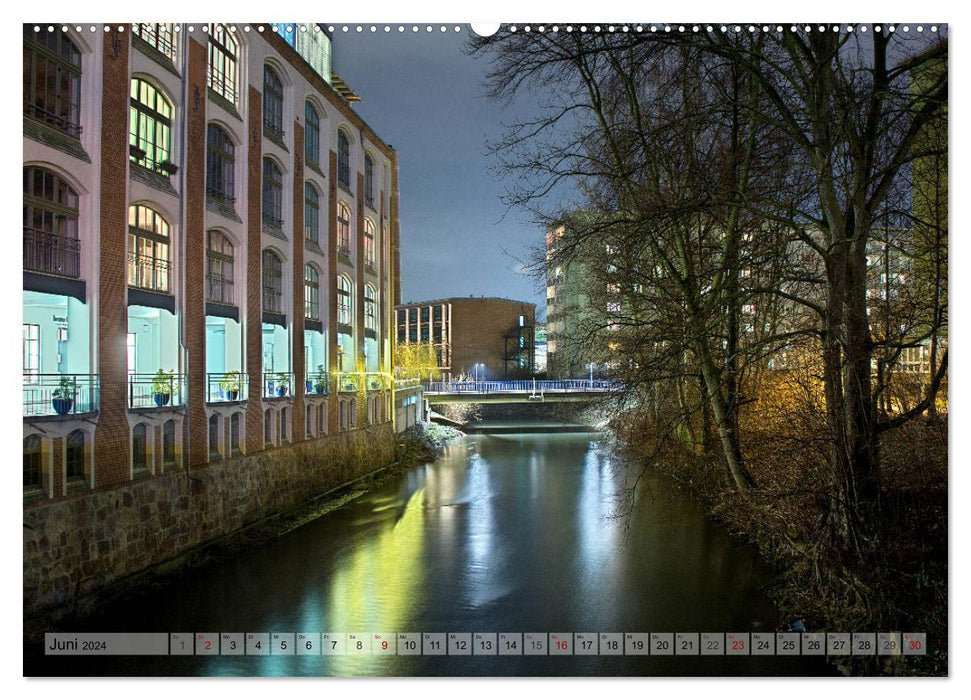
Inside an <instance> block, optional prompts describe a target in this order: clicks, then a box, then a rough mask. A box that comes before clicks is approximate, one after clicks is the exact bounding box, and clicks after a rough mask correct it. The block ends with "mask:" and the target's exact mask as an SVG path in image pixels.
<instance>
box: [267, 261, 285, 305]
mask: <svg viewBox="0 0 971 700" xmlns="http://www.w3.org/2000/svg"><path fill="white" fill-rule="evenodd" d="M263 310H264V311H270V312H272V313H277V314H279V313H283V263H282V262H280V258H279V257H278V256H277V254H276V253H274V252H273V251H272V250H264V251H263Z"/></svg>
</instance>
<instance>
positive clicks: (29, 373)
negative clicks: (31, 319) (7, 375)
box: [23, 323, 40, 384]
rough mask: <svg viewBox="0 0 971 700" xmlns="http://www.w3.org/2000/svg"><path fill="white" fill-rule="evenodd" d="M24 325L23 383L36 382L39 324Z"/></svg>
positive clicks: (38, 371) (38, 357)
mask: <svg viewBox="0 0 971 700" xmlns="http://www.w3.org/2000/svg"><path fill="white" fill-rule="evenodd" d="M23 325H24V383H26V384H36V383H37V381H38V376H37V375H38V374H39V373H40V326H39V325H38V324H36V323H25V324H23Z"/></svg>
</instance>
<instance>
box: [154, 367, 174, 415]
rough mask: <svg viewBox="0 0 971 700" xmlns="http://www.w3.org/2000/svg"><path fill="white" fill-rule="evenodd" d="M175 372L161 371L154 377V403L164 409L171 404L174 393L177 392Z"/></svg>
mask: <svg viewBox="0 0 971 700" xmlns="http://www.w3.org/2000/svg"><path fill="white" fill-rule="evenodd" d="M174 376H175V373H174V372H166V371H165V370H164V369H159V371H158V372H157V373H156V374H155V376H154V377H152V401H154V402H155V405H156V406H159V407H162V406H166V405H168V403H169V400H170V399H171V398H172V392H173V391H175V381H174V379H173V377H174Z"/></svg>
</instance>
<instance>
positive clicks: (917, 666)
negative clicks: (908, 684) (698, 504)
mask: <svg viewBox="0 0 971 700" xmlns="http://www.w3.org/2000/svg"><path fill="white" fill-rule="evenodd" d="M772 427H773V426H771V425H765V426H764V427H763V428H762V429H761V430H759V429H756V428H755V426H750V427H749V432H748V433H747V434H748V435H749V436H750V441H749V443H748V446H749V456H750V458H749V460H748V466H749V469H750V470H751V471H752V474H753V476H754V477H755V480H756V482H757V483H758V484H759V487H758V488H757V489H754V490H752V491H750V492H748V493H746V494H739V493H738V492H736V491H735V490H734V489H732V488H730V487H729V484H728V481H727V478H726V470H725V468H724V466H722V465H721V464H720V463H719V461H718V459H717V457H715V456H713V455H710V454H709V455H704V454H695V453H693V452H692V451H691V450H689V449H685V448H684V447H683V446H676V447H673V448H672V447H670V446H668V447H667V448H665V449H659V448H658V445H657V444H652V442H651V440H650V439H648V438H647V437H646V434H645V433H646V431H645V430H644V429H643V424H639V421H638V420H637V419H633V418H632V419H628V420H627V421H626V422H624V423H623V424H617V423H615V425H614V436H615V437H616V438H617V442H618V448H619V449H621V450H622V451H623V454H624V455H625V457H626V458H627V460H628V461H629V462H630V464H631V466H632V468H633V469H634V470H635V471H640V470H641V469H653V470H657V471H659V472H662V473H665V474H667V475H669V476H671V477H672V478H673V479H675V480H676V481H677V482H678V483H680V484H681V485H682V486H683V487H684V488H686V489H688V490H690V491H691V492H692V493H694V494H696V495H697V496H699V497H700V498H701V499H702V500H703V501H704V502H705V504H706V505H707V508H708V511H709V513H710V514H711V516H712V517H713V518H715V519H717V520H719V521H720V522H722V523H724V524H725V525H726V526H727V527H728V528H729V529H730V530H731V532H732V533H733V534H735V535H736V536H737V537H739V538H741V539H743V540H745V541H747V542H749V543H751V544H753V545H754V546H755V547H756V548H757V549H758V551H759V552H760V554H761V555H762V557H763V558H764V559H765V560H766V561H767V562H768V563H769V564H770V565H771V566H772V567H773V568H774V570H775V571H776V578H775V581H774V582H773V583H772V584H771V585H770V586H769V587H768V588H767V590H766V592H767V593H768V594H769V596H770V597H771V598H772V599H773V601H774V602H775V603H776V605H777V606H778V607H779V610H780V611H781V612H782V615H783V616H782V618H781V619H780V620H779V628H780V629H784V628H785V627H786V625H788V624H790V623H793V622H795V621H799V622H801V623H802V624H804V625H805V627H806V628H807V629H808V630H809V631H844V632H853V631H861V632H863V631H867V632H875V631H898V632H899V631H913V632H925V633H926V634H927V640H928V643H927V654H926V655H925V656H909V657H906V659H905V658H902V657H888V656H884V657H881V656H872V657H865V656H849V657H833V658H832V663H834V665H835V666H836V667H837V668H838V669H839V670H840V671H841V672H842V673H844V674H846V675H922V676H938V675H946V674H947V669H948V650H947V640H948V634H947V590H948V589H947V585H948V579H947V490H946V487H947V476H946V465H947V421H946V415H945V416H944V418H943V419H939V420H936V421H913V422H911V423H909V424H907V425H905V426H904V427H902V428H899V429H897V430H895V431H892V432H890V433H889V434H887V435H885V436H884V437H883V444H882V445H881V448H882V453H883V454H884V455H886V457H885V460H884V462H885V463H884V464H883V473H884V477H885V481H884V492H883V494H882V502H881V512H880V515H879V516H877V517H876V518H875V520H877V522H878V527H879V528H880V531H879V534H878V535H877V536H875V537H874V538H873V540H872V541H870V542H869V543H866V542H864V543H862V544H861V545H860V546H859V547H858V550H857V551H856V552H855V553H854V554H852V555H850V554H848V553H846V552H843V551H840V550H839V549H838V548H837V547H835V546H833V544H832V543H831V542H830V541H829V540H828V538H827V537H826V532H827V527H826V518H827V506H826V501H825V499H824V498H823V497H822V495H821V492H822V489H821V488H820V485H819V480H820V479H821V477H820V470H821V467H820V466H819V464H818V463H814V459H816V460H818V454H816V453H815V452H814V451H811V450H806V449H805V448H803V449H802V450H801V451H798V450H792V451H789V450H783V449H781V448H780V443H782V442H783V441H782V440H780V438H779V437H778V434H777V433H776V434H773V433H772ZM647 455H650V456H647ZM942 465H943V467H942Z"/></svg>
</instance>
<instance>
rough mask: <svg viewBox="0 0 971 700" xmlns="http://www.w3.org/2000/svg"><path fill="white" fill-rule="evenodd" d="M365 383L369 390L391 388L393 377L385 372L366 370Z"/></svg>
mask: <svg viewBox="0 0 971 700" xmlns="http://www.w3.org/2000/svg"><path fill="white" fill-rule="evenodd" d="M364 385H365V387H366V388H367V390H368V391H384V390H385V389H390V388H391V377H389V376H388V375H386V374H385V373H384V372H365V373H364Z"/></svg>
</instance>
